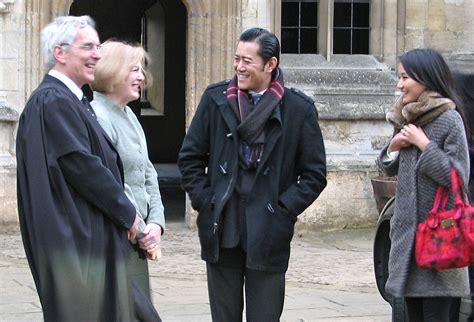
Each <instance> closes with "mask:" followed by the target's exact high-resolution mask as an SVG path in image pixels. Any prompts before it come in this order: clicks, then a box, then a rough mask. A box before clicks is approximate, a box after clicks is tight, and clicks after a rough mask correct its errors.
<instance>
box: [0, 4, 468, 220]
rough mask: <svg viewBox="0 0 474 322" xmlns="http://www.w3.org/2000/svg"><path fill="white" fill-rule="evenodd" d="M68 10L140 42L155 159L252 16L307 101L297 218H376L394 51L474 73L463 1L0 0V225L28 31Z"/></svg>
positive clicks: (29, 78)
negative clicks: (319, 169)
mask: <svg viewBox="0 0 474 322" xmlns="http://www.w3.org/2000/svg"><path fill="white" fill-rule="evenodd" d="M311 12H312V14H311ZM70 13H71V14H90V15H92V16H93V17H94V18H95V19H96V21H97V22H98V30H99V34H100V36H101V39H102V40H105V39H104V38H106V37H109V36H115V37H119V38H120V37H122V36H123V37H125V38H129V39H130V40H133V41H140V42H142V43H143V44H144V45H145V46H146V47H147V48H148V50H149V52H150V53H151V55H152V58H153V61H154V64H153V65H152V67H151V68H152V72H153V74H154V78H155V85H154V87H153V88H150V89H149V90H148V92H147V93H146V98H144V99H142V100H141V102H140V103H137V105H136V106H135V107H134V111H135V112H136V113H137V114H138V115H139V118H140V120H141V122H142V124H143V126H144V128H145V130H146V132H147V136H148V140H149V141H150V155H151V156H152V161H154V162H157V163H159V164H164V165H170V164H171V165H172V164H173V163H174V162H175V159H176V153H177V150H178V149H179V142H180V140H181V139H182V136H183V135H184V131H185V127H186V126H188V125H189V124H190V121H191V119H192V117H193V115H194V112H195V109H196V106H197V103H198V102H199V98H200V95H201V93H202V92H203V90H204V89H205V87H206V86H207V85H208V84H209V83H212V82H216V81H219V80H222V79H226V78H230V77H231V76H232V73H233V71H232V60H233V52H234V48H235V45H236V40H237V38H238V36H239V34H240V33H241V32H242V31H243V30H245V29H247V28H249V27H253V26H260V27H263V28H267V29H269V30H272V31H274V32H275V33H276V34H277V35H279V36H281V39H282V46H283V47H284V49H285V50H284V53H283V54H282V57H281V67H282V68H283V70H284V75H285V79H286V83H287V85H288V86H290V87H296V88H299V89H300V90H302V91H303V92H305V93H306V94H307V95H309V96H310V97H312V98H313V99H314V100H315V102H316V104H315V106H316V108H317V109H318V111H319V115H320V119H321V127H322V130H323V134H324V137H325V143H326V148H327V160H328V166H329V173H328V179H329V180H328V187H327V189H326V190H325V191H324V192H323V194H322V195H321V196H320V198H319V199H318V200H317V201H316V202H315V203H314V204H313V205H312V206H311V207H310V208H309V209H307V211H306V212H305V213H304V214H303V215H302V216H301V217H300V220H299V227H301V228H303V227H305V226H309V227H317V228H341V227H355V226H365V225H370V224H373V223H374V222H375V221H376V218H377V212H376V209H375V204H374V200H373V196H372V188H371V186H370V178H371V177H373V176H375V175H377V171H376V168H375V163H374V160H375V157H376V155H377V152H378V151H379V149H380V147H381V146H382V145H383V144H384V143H385V142H386V141H387V139H388V137H389V136H390V134H391V129H390V127H388V126H387V124H386V123H385V121H384V111H385V110H386V108H387V107H388V106H389V105H390V103H391V102H392V101H393V99H394V95H395V84H396V72H395V71H396V68H397V56H398V55H399V54H401V53H403V52H404V51H406V50H409V49H412V48H419V47H431V48H435V49H437V50H439V51H440V52H442V53H443V55H444V56H445V57H446V58H447V59H448V61H449V63H450V64H451V66H452V67H453V68H454V69H457V70H460V71H464V72H474V19H472V17H473V16H474V0H398V1H397V0H367V1H363V0H362V1H355V0H346V1H340V0H313V1H297V0H235V1H221V0H182V1H171V0H128V1H127V0H124V1H112V0H95V1H93V0H82V1H81V0H75V1H72V0H0V224H1V225H6V224H12V223H13V224H15V223H17V210H16V165H15V151H14V145H15V128H16V124H17V120H18V117H19V114H20V113H21V111H22V109H23V106H24V104H25V102H26V100H27V98H28V96H29V95H30V93H31V92H32V90H34V88H35V87H36V86H37V85H38V84H39V82H40V81H41V79H42V77H43V74H44V73H45V72H46V70H45V67H44V65H43V63H42V54H41V51H40V41H39V31H40V30H41V28H42V27H43V26H45V24H47V23H48V22H49V21H51V20H52V19H53V18H54V17H56V16H59V15H67V14H70ZM295 17H296V18H297V19H296V20H295ZM295 39H296V40H295ZM290 45H291V46H290ZM171 98H173V99H171ZM173 131H174V132H173ZM171 167H172V166H171ZM183 202H184V201H183ZM38 206H40V205H38ZM186 209H187V211H186V218H185V220H186V221H187V223H189V224H190V225H193V224H194V219H195V214H194V213H193V211H192V210H191V209H190V207H189V203H187V208H186Z"/></svg>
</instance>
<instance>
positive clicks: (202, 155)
mask: <svg viewBox="0 0 474 322" xmlns="http://www.w3.org/2000/svg"><path fill="white" fill-rule="evenodd" d="M209 100H210V98H209V96H208V95H207V94H206V93H204V95H203V96H202V98H201V101H200V102H199V105H198V108H197V111H196V114H195V115H194V118H193V120H192V122H191V125H190V127H189V129H188V132H187V134H186V136H185V138H184V141H183V145H182V147H181V150H180V152H179V158H178V167H179V170H180V172H181V184H182V186H183V189H184V190H185V191H186V192H187V193H188V195H189V198H190V200H191V204H192V206H193V208H194V209H196V210H198V211H199V209H200V208H201V205H202V204H203V203H204V200H206V198H207V197H208V196H209V189H210V182H209V178H208V175H207V173H206V168H207V166H208V164H209V114H208V112H207V108H208V106H209Z"/></svg>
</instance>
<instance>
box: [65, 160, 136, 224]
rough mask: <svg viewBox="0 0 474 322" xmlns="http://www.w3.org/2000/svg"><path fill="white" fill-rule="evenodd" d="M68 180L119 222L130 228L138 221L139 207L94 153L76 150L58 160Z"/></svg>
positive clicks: (102, 210)
mask: <svg viewBox="0 0 474 322" xmlns="http://www.w3.org/2000/svg"><path fill="white" fill-rule="evenodd" d="M58 164H59V167H60V168H61V171H62V173H63V175H64V177H65V179H66V181H67V182H68V183H69V184H70V185H71V186H72V187H73V188H74V189H75V190H76V191H77V192H79V194H80V195H81V196H83V197H84V198H85V199H86V200H88V201H89V202H90V203H91V204H93V205H94V206H96V207H97V208H99V209H100V210H101V212H102V213H104V214H105V215H106V216H107V217H109V218H110V219H111V220H112V221H113V222H115V223H116V224H117V225H120V226H122V227H124V228H126V229H130V227H132V224H133V221H134V220H135V214H136V212H135V207H134V206H133V205H132V203H131V202H130V201H129V199H128V198H127V196H126V195H125V193H124V192H123V187H122V186H121V185H120V184H119V183H118V182H117V181H116V180H115V178H114V176H113V175H112V173H111V172H110V171H109V170H108V169H107V168H105V167H104V166H103V165H102V162H101V160H100V159H99V158H98V157H96V156H94V155H91V154H87V153H83V152H72V153H69V154H67V155H65V156H62V157H61V158H59V159H58Z"/></svg>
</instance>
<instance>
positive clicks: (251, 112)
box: [227, 69, 285, 168]
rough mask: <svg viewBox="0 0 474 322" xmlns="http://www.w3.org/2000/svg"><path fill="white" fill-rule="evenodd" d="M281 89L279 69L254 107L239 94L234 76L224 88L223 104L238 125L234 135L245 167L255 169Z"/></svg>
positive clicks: (280, 98) (243, 92)
mask: <svg viewBox="0 0 474 322" xmlns="http://www.w3.org/2000/svg"><path fill="white" fill-rule="evenodd" d="M284 92H285V88H284V85H283V75H282V72H281V70H280V69H278V72H277V74H276V77H274V79H273V80H272V82H271V83H270V86H269V87H268V89H267V90H266V91H265V93H264V94H263V96H262V98H261V99H260V100H259V101H258V103H257V104H256V105H255V106H254V105H253V103H252V100H251V97H250V95H249V94H248V92H247V91H241V90H240V89H239V88H238V86H237V76H234V78H233V79H232V80H231V82H230V83H229V86H228V87H227V100H228V101H229V104H230V105H231V107H232V108H233V109H234V110H235V111H237V112H238V115H239V117H240V124H239V126H238V127H237V132H238V133H239V136H240V138H241V139H242V141H243V142H242V151H245V150H247V151H248V153H244V152H242V155H243V159H244V162H245V164H246V165H247V167H249V168H256V167H257V165H258V163H259V162H260V159H261V157H262V154H263V148H264V146H265V131H264V130H265V125H266V123H267V120H268V118H269V117H270V115H271V114H272V112H273V110H274V109H275V107H276V106H278V104H279V103H280V101H281V100H282V98H283V94H284Z"/></svg>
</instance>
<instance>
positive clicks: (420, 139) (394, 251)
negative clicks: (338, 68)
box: [378, 49, 469, 322]
mask: <svg viewBox="0 0 474 322" xmlns="http://www.w3.org/2000/svg"><path fill="white" fill-rule="evenodd" d="M397 87H398V89H399V90H400V91H401V96H400V98H399V99H398V100H397V102H396V103H395V104H394V105H393V106H392V108H390V110H389V111H388V113H387V120H388V121H389V122H390V123H391V124H392V125H393V126H394V135H393V137H392V138H391V140H390V142H389V144H388V145H387V146H386V147H385V148H384V149H383V150H382V151H381V154H380V156H379V159H378V164H379V166H380V168H381V169H382V170H383V171H384V172H385V173H386V174H387V175H389V176H394V175H397V191H396V201H395V209H394V215H393V217H392V219H391V222H390V239H391V249H390V257H389V265H388V266H389V277H388V280H387V283H386V285H385V288H386V291H387V292H388V293H390V294H391V295H392V296H394V297H399V298H404V299H405V302H406V305H407V313H408V317H409V321H430V322H432V321H449V312H450V309H451V307H452V306H453V305H456V304H455V303H458V302H457V299H458V298H459V297H461V296H464V295H467V294H468V293H469V282H468V274H467V269H466V268H462V269H450V270H439V271H436V270H427V269H421V268H419V267H418V266H417V264H416V260H415V234H416V229H417V225H418V224H419V223H420V222H422V221H424V220H425V219H426V215H427V214H428V212H429V210H430V209H431V208H432V206H433V201H434V198H435V195H436V191H437V188H438V185H440V184H441V185H443V186H446V187H450V185H451V179H450V171H451V167H452V166H454V167H455V168H456V170H457V171H458V173H459V174H460V176H461V178H462V180H463V182H465V183H467V182H468V178H469V155H468V146H467V140H466V130H465V124H464V119H463V114H462V110H461V106H460V105H459V104H458V100H457V98H456V95H455V94H454V90H453V80H452V76H451V72H450V70H449V68H448V66H447V64H446V62H445V61H444V59H443V58H442V56H441V55H440V54H439V53H438V52H436V51H435V50H432V49H414V50H411V51H409V52H407V53H405V54H403V55H402V56H401V57H400V65H399V82H398V85H397ZM453 204H454V201H453V198H452V196H450V199H449V202H448V208H449V207H452V205H453Z"/></svg>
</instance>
